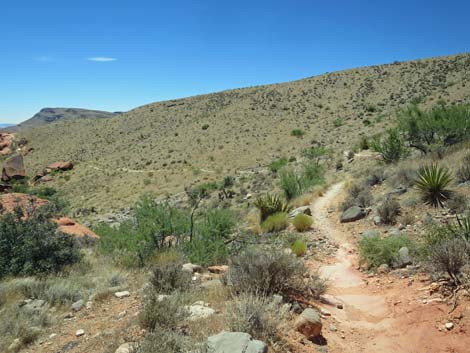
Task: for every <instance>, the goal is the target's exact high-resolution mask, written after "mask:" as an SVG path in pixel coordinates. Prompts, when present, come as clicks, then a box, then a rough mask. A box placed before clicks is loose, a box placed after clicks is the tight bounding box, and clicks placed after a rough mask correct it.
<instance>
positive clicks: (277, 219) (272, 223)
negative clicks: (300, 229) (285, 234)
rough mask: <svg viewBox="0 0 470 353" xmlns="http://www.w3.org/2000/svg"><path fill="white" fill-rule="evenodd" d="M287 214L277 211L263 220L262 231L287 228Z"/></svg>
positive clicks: (268, 231)
mask: <svg viewBox="0 0 470 353" xmlns="http://www.w3.org/2000/svg"><path fill="white" fill-rule="evenodd" d="M287 218H288V215H287V213H285V212H278V213H275V214H273V215H271V216H269V217H268V218H266V219H265V220H264V222H263V223H261V229H262V230H263V231H264V232H267V233H271V232H279V231H281V230H284V229H286V228H287V224H288V221H287Z"/></svg>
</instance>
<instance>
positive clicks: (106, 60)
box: [87, 56, 117, 63]
mask: <svg viewBox="0 0 470 353" xmlns="http://www.w3.org/2000/svg"><path fill="white" fill-rule="evenodd" d="M87 60H88V61H94V62H98V63H109V62H111V61H116V60H117V59H116V58H110V57H108V56H94V57H91V58H87Z"/></svg>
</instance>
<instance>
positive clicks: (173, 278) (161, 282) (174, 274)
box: [149, 257, 191, 294]
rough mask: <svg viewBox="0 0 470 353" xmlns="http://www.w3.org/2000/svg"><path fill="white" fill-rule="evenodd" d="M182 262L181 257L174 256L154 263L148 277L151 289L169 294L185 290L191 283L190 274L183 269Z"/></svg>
mask: <svg viewBox="0 0 470 353" xmlns="http://www.w3.org/2000/svg"><path fill="white" fill-rule="evenodd" d="M183 263H184V261H183V259H182V258H181V257H176V258H175V259H173V260H170V261H168V262H160V263H159V264H157V265H155V266H154V267H153V269H152V270H151V275H150V279H149V282H150V284H151V285H152V288H153V291H155V292H157V293H159V294H170V293H173V292H175V291H184V290H187V289H188V288H189V287H190V285H191V274H190V273H188V272H186V271H183Z"/></svg>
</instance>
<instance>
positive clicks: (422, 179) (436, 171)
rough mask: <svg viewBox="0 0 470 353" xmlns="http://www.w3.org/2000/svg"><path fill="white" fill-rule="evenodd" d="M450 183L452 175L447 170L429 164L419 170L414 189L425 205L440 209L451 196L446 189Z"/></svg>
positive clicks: (449, 191)
mask: <svg viewBox="0 0 470 353" xmlns="http://www.w3.org/2000/svg"><path fill="white" fill-rule="evenodd" d="M451 182H452V175H451V174H450V172H449V170H448V169H447V168H444V167H439V166H438V165H437V164H431V165H429V166H424V167H422V168H421V169H420V170H419V172H418V176H417V179H416V187H417V188H418V191H419V192H420V194H421V197H422V199H423V201H424V202H425V203H427V204H430V205H432V206H434V207H439V206H441V207H442V206H443V203H444V202H445V201H447V200H448V199H449V197H450V196H451V194H452V192H451V190H449V189H448V188H447V187H448V186H449V184H450V183H451Z"/></svg>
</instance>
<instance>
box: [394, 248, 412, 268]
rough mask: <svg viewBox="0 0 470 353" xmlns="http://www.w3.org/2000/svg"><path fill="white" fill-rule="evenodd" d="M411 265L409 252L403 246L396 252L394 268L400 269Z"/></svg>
mask: <svg viewBox="0 0 470 353" xmlns="http://www.w3.org/2000/svg"><path fill="white" fill-rule="evenodd" d="M409 264H411V257H410V250H409V249H408V248H407V247H406V246H404V247H402V248H400V250H398V256H397V258H396V259H395V264H394V265H395V267H398V268H402V267H405V266H406V265H409Z"/></svg>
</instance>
